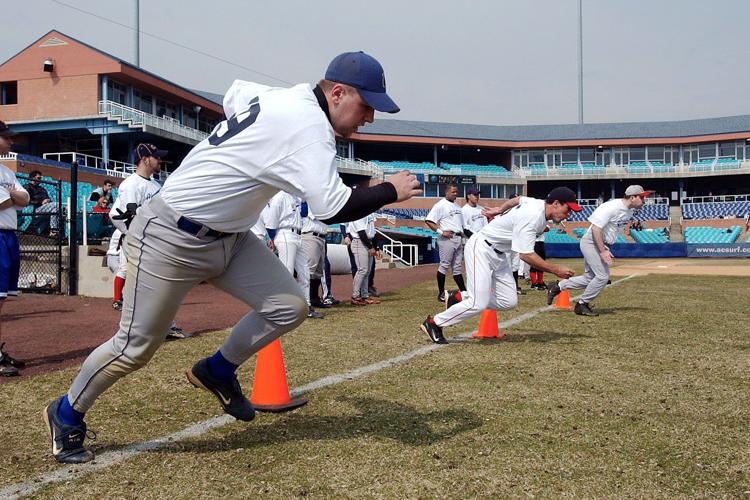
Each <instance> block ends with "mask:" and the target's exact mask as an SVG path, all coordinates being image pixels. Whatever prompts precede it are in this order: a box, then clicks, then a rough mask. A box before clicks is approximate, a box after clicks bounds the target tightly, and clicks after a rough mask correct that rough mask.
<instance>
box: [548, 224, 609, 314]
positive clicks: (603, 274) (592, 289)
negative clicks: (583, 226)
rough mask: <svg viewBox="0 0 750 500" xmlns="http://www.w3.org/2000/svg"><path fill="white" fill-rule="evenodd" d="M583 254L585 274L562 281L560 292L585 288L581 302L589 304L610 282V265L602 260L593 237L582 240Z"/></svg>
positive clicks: (585, 237)
mask: <svg viewBox="0 0 750 500" xmlns="http://www.w3.org/2000/svg"><path fill="white" fill-rule="evenodd" d="M580 245H581V253H583V262H584V272H583V274H582V275H580V276H574V277H573V278H570V279H567V280H562V281H561V282H560V290H580V289H582V288H585V290H584V292H583V294H582V295H581V298H580V299H579V301H580V302H585V303H587V304H588V303H589V302H591V301H592V300H594V299H595V298H596V297H597V296H598V295H599V294H600V293H602V290H604V287H606V286H607V281H609V265H608V264H607V263H606V262H604V261H603V260H602V257H601V256H600V255H599V251H598V250H597V249H596V244H594V240H593V239H592V238H591V236H589V235H586V236H584V237H583V238H581V243H580Z"/></svg>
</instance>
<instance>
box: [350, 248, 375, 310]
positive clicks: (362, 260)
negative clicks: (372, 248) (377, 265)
mask: <svg viewBox="0 0 750 500" xmlns="http://www.w3.org/2000/svg"><path fill="white" fill-rule="evenodd" d="M352 254H354V262H355V263H356V264H357V272H356V274H355V275H354V279H353V283H352V297H353V298H355V299H366V298H368V297H369V296H370V292H369V290H368V289H367V278H368V277H369V276H370V265H371V262H370V259H372V257H370V254H369V252H368V251H367V247H366V246H365V244H364V243H362V241H361V240H360V239H359V238H352Z"/></svg>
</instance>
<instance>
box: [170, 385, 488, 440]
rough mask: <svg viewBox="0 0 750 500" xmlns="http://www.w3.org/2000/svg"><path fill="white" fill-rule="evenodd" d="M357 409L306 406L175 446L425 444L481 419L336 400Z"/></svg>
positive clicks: (455, 411) (461, 411)
mask: <svg viewBox="0 0 750 500" xmlns="http://www.w3.org/2000/svg"><path fill="white" fill-rule="evenodd" d="M337 401H338V402H340V403H346V404H349V405H351V406H353V407H355V408H356V411H354V412H349V413H346V414H338V415H310V414H306V412H305V411H304V409H302V410H301V411H300V410H298V411H297V412H293V413H289V414H285V415H282V416H280V417H278V418H269V417H267V416H265V415H259V416H256V419H257V420H256V421H254V422H252V423H250V424H248V425H247V426H245V427H243V428H242V429H241V430H238V431H237V432H234V433H233V434H229V435H228V436H226V437H224V438H223V439H221V440H217V439H198V440H191V441H188V442H184V443H178V444H176V446H174V447H173V449H174V451H178V452H179V451H191V452H199V453H210V452H214V451H217V450H232V449H236V448H248V447H258V446H266V445H273V444H279V443H285V442H287V441H305V440H308V441H310V440H313V441H332V440H345V439H357V438H361V437H364V436H374V437H380V438H386V439H392V440H394V441H398V442H400V443H402V444H405V445H410V446H427V445H431V444H434V443H436V442H439V441H443V440H446V439H450V438H452V437H454V436H456V435H458V434H461V433H463V432H466V431H469V430H472V429H476V428H477V427H479V426H481V425H482V419H481V418H479V417H478V416H477V415H476V414H474V413H472V412H471V411H468V410H466V408H442V409H438V410H433V411H426V412H422V411H419V410H417V409H415V408H414V407H411V406H408V405H405V404H402V403H397V402H394V401H385V400H382V399H375V398H367V397H342V398H338V399H337Z"/></svg>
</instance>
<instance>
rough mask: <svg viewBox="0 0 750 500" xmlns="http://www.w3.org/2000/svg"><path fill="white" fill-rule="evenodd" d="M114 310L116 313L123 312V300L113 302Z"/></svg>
mask: <svg viewBox="0 0 750 500" xmlns="http://www.w3.org/2000/svg"><path fill="white" fill-rule="evenodd" d="M112 309H114V310H115V311H122V300H115V301H114V302H112Z"/></svg>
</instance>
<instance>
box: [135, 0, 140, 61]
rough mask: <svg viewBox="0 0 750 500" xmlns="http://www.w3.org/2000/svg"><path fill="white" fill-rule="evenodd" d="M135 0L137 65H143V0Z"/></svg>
mask: <svg viewBox="0 0 750 500" xmlns="http://www.w3.org/2000/svg"><path fill="white" fill-rule="evenodd" d="M134 1H135V65H136V66H138V67H140V65H141V16H140V10H141V5H140V4H141V0H134Z"/></svg>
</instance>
